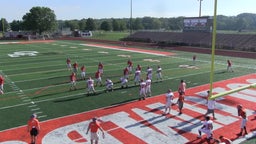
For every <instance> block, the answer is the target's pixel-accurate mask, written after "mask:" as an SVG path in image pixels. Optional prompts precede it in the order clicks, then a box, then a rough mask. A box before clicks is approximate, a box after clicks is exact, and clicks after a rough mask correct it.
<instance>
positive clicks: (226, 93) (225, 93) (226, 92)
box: [210, 83, 256, 99]
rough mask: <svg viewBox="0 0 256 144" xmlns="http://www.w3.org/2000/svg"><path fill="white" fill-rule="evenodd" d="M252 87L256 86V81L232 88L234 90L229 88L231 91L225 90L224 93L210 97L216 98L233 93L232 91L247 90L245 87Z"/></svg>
mask: <svg viewBox="0 0 256 144" xmlns="http://www.w3.org/2000/svg"><path fill="white" fill-rule="evenodd" d="M250 88H256V83H253V84H249V85H245V86H242V87H239V88H236V89H232V90H229V91H225V92H222V93H218V94H215V95H212V96H211V97H210V99H216V98H219V97H223V96H226V95H228V94H231V93H235V92H239V91H242V90H245V89H250Z"/></svg>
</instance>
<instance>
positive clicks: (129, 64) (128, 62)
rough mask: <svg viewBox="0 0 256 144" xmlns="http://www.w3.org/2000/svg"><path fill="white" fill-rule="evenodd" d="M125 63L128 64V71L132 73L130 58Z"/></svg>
mask: <svg viewBox="0 0 256 144" xmlns="http://www.w3.org/2000/svg"><path fill="white" fill-rule="evenodd" d="M127 65H128V70H129V73H132V67H133V63H132V61H131V60H130V59H129V60H128V61H127Z"/></svg>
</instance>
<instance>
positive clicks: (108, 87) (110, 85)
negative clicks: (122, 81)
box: [106, 79, 114, 92]
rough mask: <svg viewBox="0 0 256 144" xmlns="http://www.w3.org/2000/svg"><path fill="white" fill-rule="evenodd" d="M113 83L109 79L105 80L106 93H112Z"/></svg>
mask: <svg viewBox="0 0 256 144" xmlns="http://www.w3.org/2000/svg"><path fill="white" fill-rule="evenodd" d="M113 85H114V84H113V82H112V80H110V79H106V92H108V91H113Z"/></svg>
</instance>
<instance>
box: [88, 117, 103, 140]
mask: <svg viewBox="0 0 256 144" xmlns="http://www.w3.org/2000/svg"><path fill="white" fill-rule="evenodd" d="M99 129H100V130H101V132H102V137H103V138H104V137H105V135H104V131H103V129H102V127H101V126H100V122H99V121H98V120H97V118H95V117H94V118H92V122H90V123H89V126H88V128H87V131H86V134H88V132H89V130H90V132H91V138H90V139H91V144H93V142H94V141H95V144H98V142H99V133H98V130H99Z"/></svg>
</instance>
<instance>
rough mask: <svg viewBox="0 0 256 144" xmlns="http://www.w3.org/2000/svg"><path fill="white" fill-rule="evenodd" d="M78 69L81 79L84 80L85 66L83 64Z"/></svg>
mask: <svg viewBox="0 0 256 144" xmlns="http://www.w3.org/2000/svg"><path fill="white" fill-rule="evenodd" d="M80 70H81V79H83V80H85V75H86V72H85V70H86V68H85V66H84V65H83V66H82V67H81V68H80Z"/></svg>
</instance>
